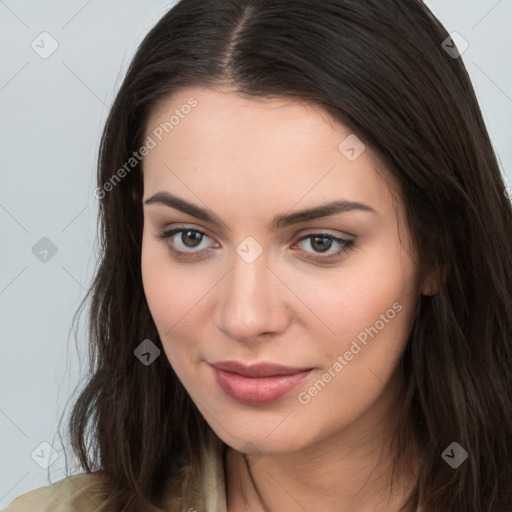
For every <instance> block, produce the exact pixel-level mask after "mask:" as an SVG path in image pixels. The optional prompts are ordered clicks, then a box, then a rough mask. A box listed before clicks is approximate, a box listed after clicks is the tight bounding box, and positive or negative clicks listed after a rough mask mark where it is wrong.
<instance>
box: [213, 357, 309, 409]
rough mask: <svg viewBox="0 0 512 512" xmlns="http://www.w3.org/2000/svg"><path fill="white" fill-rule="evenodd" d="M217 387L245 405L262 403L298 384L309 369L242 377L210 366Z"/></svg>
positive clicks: (278, 397) (286, 392)
mask: <svg viewBox="0 0 512 512" xmlns="http://www.w3.org/2000/svg"><path fill="white" fill-rule="evenodd" d="M212 369H213V375H214V377H215V380H216V381H217V384H218V385H219V387H220V388H221V389H222V391H224V393H226V395H228V396H230V397H231V398H232V399H233V400H236V401H237V402H239V403H241V404H245V405H263V404H268V403H271V402H275V401H276V400H279V399H280V398H282V397H284V396H285V395H287V394H288V393H289V392H290V391H291V390H292V389H293V388H295V387H296V386H298V385H299V384H300V383H301V382H302V381H303V380H304V379H305V378H306V377H307V376H308V375H309V374H310V373H311V370H306V371H304V372H299V373H293V374H291V375H275V376H273V377H254V378H251V377H244V376H243V375H238V374H237V373H231V372H226V371H224V370H219V369H218V368H215V367H214V366H212Z"/></svg>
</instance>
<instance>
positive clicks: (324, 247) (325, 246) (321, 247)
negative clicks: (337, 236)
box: [312, 236, 332, 251]
mask: <svg viewBox="0 0 512 512" xmlns="http://www.w3.org/2000/svg"><path fill="white" fill-rule="evenodd" d="M317 240H323V243H320V244H317V243H316V241H317ZM331 242H332V241H331V239H329V238H326V237H325V236H315V237H313V243H312V245H313V248H314V249H315V250H318V251H324V250H328V249H330V244H331ZM317 245H318V246H317Z"/></svg>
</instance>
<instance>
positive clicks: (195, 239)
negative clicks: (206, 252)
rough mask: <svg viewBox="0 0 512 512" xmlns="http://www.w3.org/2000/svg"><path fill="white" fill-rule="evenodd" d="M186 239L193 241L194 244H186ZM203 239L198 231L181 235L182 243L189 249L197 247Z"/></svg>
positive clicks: (185, 232)
mask: <svg viewBox="0 0 512 512" xmlns="http://www.w3.org/2000/svg"><path fill="white" fill-rule="evenodd" d="M186 237H188V238H189V240H192V244H188V243H187V242H186ZM201 237H202V235H201V233H199V232H198V231H184V232H183V233H182V235H181V241H182V242H183V243H184V244H185V245H187V246H188V247H195V246H196V245H199V244H200V243H201Z"/></svg>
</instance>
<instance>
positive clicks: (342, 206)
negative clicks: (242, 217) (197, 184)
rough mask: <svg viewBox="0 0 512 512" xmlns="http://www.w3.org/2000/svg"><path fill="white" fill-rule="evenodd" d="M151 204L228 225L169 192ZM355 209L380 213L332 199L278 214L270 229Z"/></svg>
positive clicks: (156, 198)
mask: <svg viewBox="0 0 512 512" xmlns="http://www.w3.org/2000/svg"><path fill="white" fill-rule="evenodd" d="M149 204H163V205H165V206H169V207H170V208H174V209H176V210H179V211H181V212H183V213H186V214H188V215H191V216H192V217H196V218H197V219H201V220H203V221H205V222H210V223H212V224H218V225H222V226H225V227H227V226H226V223H225V222H223V221H222V220H221V219H220V218H219V217H218V216H217V215H215V214H214V213H213V212H212V211H211V210H209V209H205V208H201V207H199V206H197V205H195V204H192V203H189V202H188V201H185V200H184V199H181V198H180V197H177V196H174V195H172V194H170V193H169V192H164V191H161V192H157V193H156V194H154V195H153V196H151V197H150V198H149V199H146V200H145V201H144V205H149ZM354 210H356V211H363V212H369V213H373V214H375V215H378V213H377V212H376V211H375V210H374V209H373V208H372V207H371V206H368V205H366V204H363V203H359V202H357V201H345V200H338V201H330V202H327V203H324V204H321V205H319V206H315V207H314V208H308V209H306V210H300V211H298V212H293V213H288V214H281V215H276V216H275V217H274V219H273V220H272V222H271V224H270V230H271V231H274V230H276V229H279V228H284V227H287V226H291V225H293V224H298V223H300V222H306V221H309V220H314V219H318V218H321V217H329V216H331V215H336V214H338V213H345V212H350V211H354Z"/></svg>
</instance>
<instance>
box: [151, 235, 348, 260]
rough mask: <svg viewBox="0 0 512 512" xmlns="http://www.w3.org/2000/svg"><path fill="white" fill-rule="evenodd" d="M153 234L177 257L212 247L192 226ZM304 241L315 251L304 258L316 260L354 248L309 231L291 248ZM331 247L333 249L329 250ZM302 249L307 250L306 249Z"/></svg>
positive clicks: (341, 240)
mask: <svg viewBox="0 0 512 512" xmlns="http://www.w3.org/2000/svg"><path fill="white" fill-rule="evenodd" d="M155 236H156V238H158V239H160V240H164V241H165V243H166V245H167V247H168V249H169V251H170V252H171V253H172V254H174V255H175V256H176V257H177V258H198V257H201V254H203V253H204V252H206V251H209V249H211V248H212V247H208V246H206V247H205V244H203V242H205V241H206V240H208V239H209V240H212V238H211V237H209V236H208V235H207V234H206V233H205V232H204V231H201V230H198V229H194V228H186V227H180V228H175V229H171V230H167V231H163V232H161V233H159V234H158V235H155ZM305 241H308V244H307V245H309V246H310V247H311V248H312V249H313V251H316V253H309V254H310V255H309V256H305V258H306V259H310V260H314V261H318V262H327V261H331V260H334V259H340V258H341V257H342V255H343V254H344V253H346V252H348V251H350V250H352V249H353V248H354V241H353V240H347V239H344V238H340V237H336V236H334V235H332V234H330V233H311V234H309V235H305V236H303V237H301V238H300V239H299V241H298V242H297V243H296V244H295V245H294V246H292V248H294V247H296V246H299V245H303V246H305V245H306V244H305ZM214 247H219V245H218V244H216V243H215V245H214ZM333 248H334V250H331V249H333ZM304 250H305V252H309V251H307V249H304Z"/></svg>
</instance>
